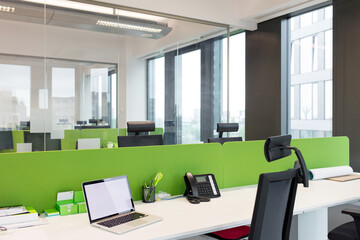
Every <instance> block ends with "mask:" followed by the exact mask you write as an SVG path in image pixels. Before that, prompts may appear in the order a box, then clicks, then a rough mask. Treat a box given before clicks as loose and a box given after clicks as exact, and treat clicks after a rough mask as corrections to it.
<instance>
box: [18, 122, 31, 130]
mask: <svg viewBox="0 0 360 240" xmlns="http://www.w3.org/2000/svg"><path fill="white" fill-rule="evenodd" d="M20 130H30V121H20Z"/></svg>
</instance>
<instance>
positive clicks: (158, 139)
mask: <svg viewBox="0 0 360 240" xmlns="http://www.w3.org/2000/svg"><path fill="white" fill-rule="evenodd" d="M153 145H163V139H162V135H137V136H118V147H139V146H153Z"/></svg>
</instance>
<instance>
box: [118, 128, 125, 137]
mask: <svg viewBox="0 0 360 240" xmlns="http://www.w3.org/2000/svg"><path fill="white" fill-rule="evenodd" d="M118 129H119V136H126V128H118Z"/></svg>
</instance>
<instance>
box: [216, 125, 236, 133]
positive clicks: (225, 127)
mask: <svg viewBox="0 0 360 240" xmlns="http://www.w3.org/2000/svg"><path fill="white" fill-rule="evenodd" d="M238 130H239V124H238V123H218V124H217V130H216V131H217V132H237V131H238Z"/></svg>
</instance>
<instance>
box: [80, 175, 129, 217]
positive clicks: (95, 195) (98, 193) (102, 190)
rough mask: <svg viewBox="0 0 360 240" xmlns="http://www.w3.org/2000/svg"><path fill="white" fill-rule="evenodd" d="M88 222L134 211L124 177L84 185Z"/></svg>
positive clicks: (126, 180) (127, 183)
mask: <svg viewBox="0 0 360 240" xmlns="http://www.w3.org/2000/svg"><path fill="white" fill-rule="evenodd" d="M84 193H85V196H86V202H87V208H88V211H89V216H90V221H94V220H97V219H100V218H104V217H107V216H111V215H114V214H118V213H120V214H121V213H125V212H129V211H131V210H134V206H133V201H132V196H131V192H130V187H129V182H128V179H127V177H126V176H121V177H116V178H108V179H104V180H101V181H97V182H95V183H90V184H86V183H85V184H84Z"/></svg>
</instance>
